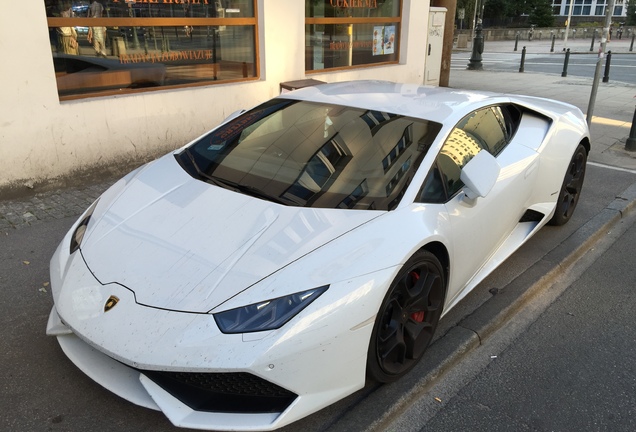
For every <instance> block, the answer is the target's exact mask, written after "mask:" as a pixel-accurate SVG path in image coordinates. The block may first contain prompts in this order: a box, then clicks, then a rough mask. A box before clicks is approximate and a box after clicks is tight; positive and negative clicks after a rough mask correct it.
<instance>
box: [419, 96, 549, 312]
mask: <svg viewBox="0 0 636 432" xmlns="http://www.w3.org/2000/svg"><path fill="white" fill-rule="evenodd" d="M508 108H509V107H504V110H502V107H500V106H491V107H487V108H483V109H480V110H477V111H475V112H472V113H471V114H469V115H468V116H466V117H465V118H464V119H462V120H461V121H460V122H459V123H458V124H457V125H456V127H455V128H454V129H453V130H452V131H451V133H450V134H449V136H448V138H447V139H446V141H445V143H444V145H443V146H442V148H441V150H440V153H439V154H438V156H437V159H436V163H435V166H434V167H433V170H432V171H431V172H430V173H429V176H428V179H427V181H426V182H425V185H424V187H423V192H422V200H423V201H425V202H441V201H444V205H445V207H446V211H447V214H448V218H449V227H450V232H449V233H448V237H449V238H450V239H451V240H450V241H451V244H452V250H451V251H450V255H451V272H450V279H449V286H448V290H449V291H448V293H447V296H446V299H447V304H448V303H451V302H455V301H458V299H457V297H458V296H462V292H465V291H467V289H468V288H470V287H472V286H474V284H476V283H477V282H478V281H477V280H473V279H474V276H475V275H476V274H477V273H478V272H479V270H480V269H481V268H482V267H483V266H484V265H485V264H486V263H487V262H488V260H489V259H490V258H491V257H492V256H493V254H494V252H495V251H496V250H497V249H498V247H499V246H500V245H501V244H502V243H503V241H504V240H505V239H506V238H507V237H508V236H509V235H510V233H511V232H512V230H513V229H514V228H515V226H516V225H517V224H518V223H519V220H520V219H521V217H522V215H523V214H524V213H525V210H526V205H527V203H528V200H529V199H530V195H531V192H532V187H533V184H534V179H535V177H536V173H537V171H538V170H537V169H536V163H537V154H536V152H534V151H532V150H531V149H529V148H527V147H526V146H522V145H518V144H517V143H516V142H515V139H514V137H513V135H514V131H515V127H516V125H517V124H518V121H519V118H520V116H521V115H520V113H518V114H519V117H518V118H513V117H511V116H510V115H508V111H507V110H508ZM480 151H487V152H489V153H491V154H492V155H493V156H495V157H496V159H497V162H498V164H499V167H500V172H499V176H498V178H497V182H496V183H495V185H494V187H493V188H492V190H491V191H490V193H488V194H487V196H485V197H480V198H478V199H477V200H474V201H471V200H467V199H466V196H465V193H464V189H465V185H464V184H463V182H462V181H461V179H460V176H461V170H462V168H463V167H464V166H465V165H466V164H467V163H468V162H469V161H470V160H471V159H472V158H473V157H474V156H475V155H476V154H477V153H479V152H480ZM471 282H472V283H471Z"/></svg>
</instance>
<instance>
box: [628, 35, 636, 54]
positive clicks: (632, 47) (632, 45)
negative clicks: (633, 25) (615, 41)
mask: <svg viewBox="0 0 636 432" xmlns="http://www.w3.org/2000/svg"><path fill="white" fill-rule="evenodd" d="M634 36H636V32H632V44H631V45H630V46H629V50H630V51H634Z"/></svg>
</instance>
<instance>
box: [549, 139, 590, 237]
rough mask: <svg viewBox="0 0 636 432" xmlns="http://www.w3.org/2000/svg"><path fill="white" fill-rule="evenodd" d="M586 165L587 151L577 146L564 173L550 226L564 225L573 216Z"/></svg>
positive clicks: (581, 146)
mask: <svg viewBox="0 0 636 432" xmlns="http://www.w3.org/2000/svg"><path fill="white" fill-rule="evenodd" d="M586 164H587V151H586V150H585V147H583V145H581V144H579V146H578V147H577V148H576V151H575V152H574V155H573V156H572V160H570V165H568V170H567V172H566V173H565V178H564V179H563V185H562V186H561V191H560V192H559V200H558V201H557V205H556V210H555V212H554V216H552V219H550V222H549V224H550V225H564V224H565V223H567V222H568V221H569V220H570V218H571V217H572V214H574V209H575V208H576V205H577V203H578V202H579V196H580V195H581V189H583V180H584V179H585V167H586Z"/></svg>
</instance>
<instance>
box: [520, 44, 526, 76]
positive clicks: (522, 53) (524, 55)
mask: <svg viewBox="0 0 636 432" xmlns="http://www.w3.org/2000/svg"><path fill="white" fill-rule="evenodd" d="M525 62H526V47H523V49H522V50H521V66H519V72H523V65H524V63H525Z"/></svg>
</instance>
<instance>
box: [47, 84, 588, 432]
mask: <svg viewBox="0 0 636 432" xmlns="http://www.w3.org/2000/svg"><path fill="white" fill-rule="evenodd" d="M589 150H590V138H589V132H588V128H587V125H586V122H585V119H584V118H583V115H582V114H581V112H580V110H579V109H578V108H576V107H574V106H572V105H568V104H565V103H561V102H555V101H551V100H545V99H538V98H531V97H521V96H511V95H497V94H490V93H480V92H473V91H465V90H456V89H448V88H430V87H420V86H417V85H410V84H395V83H389V82H375V81H360V82H347V83H335V84H325V85H320V86H316V87H309V88H305V89H302V90H298V91H294V92H290V93H286V94H284V95H281V96H279V97H277V98H275V99H272V100H270V101H268V102H265V103H264V104H262V105H259V106H257V107H256V108H254V109H251V110H249V111H247V112H243V113H240V114H237V115H236V116H232V118H230V119H228V120H227V121H226V122H225V123H224V124H222V125H221V126H219V127H217V128H216V129H213V130H212V131H210V132H208V133H206V134H204V135H203V136H201V137H199V138H197V139H196V140H194V141H193V142H191V143H189V144H188V145H186V146H185V147H183V148H180V149H179V150H176V151H174V152H173V153H170V154H168V155H166V156H164V157H162V158H160V159H158V160H156V161H154V162H152V163H150V164H147V165H145V166H143V167H141V168H139V169H137V170H136V171H134V172H132V173H130V174H129V175H128V176H126V177H125V178H123V179H122V180H120V181H118V182H117V183H115V184H114V185H113V186H112V187H111V188H110V189H109V190H108V191H106V192H105V193H104V194H103V195H102V196H101V197H100V198H99V199H98V200H97V201H95V203H94V204H93V205H92V206H91V207H90V208H89V209H88V210H87V211H86V213H85V214H84V215H83V216H81V217H80V219H79V220H78V221H77V223H76V224H75V225H74V226H73V227H72V229H71V230H70V231H69V233H68V234H67V235H66V237H65V238H64V240H63V241H62V243H61V244H60V246H59V248H58V249H57V251H56V252H55V255H54V256H53V258H52V260H51V285H52V290H53V298H54V302H55V304H54V306H53V309H52V311H51V315H50V318H49V322H48V326H47V333H48V334H49V335H53V336H56V337H57V338H58V340H59V343H60V345H61V347H62V349H63V350H64V352H65V353H66V355H67V356H68V357H69V358H70V359H71V360H72V361H73V362H74V363H75V364H76V365H77V366H78V367H79V368H80V369H81V370H82V371H84V372H85V373H86V374H87V375H89V376H90V377H91V378H92V379H94V380H95V381H97V382H98V383H100V384H101V385H103V386H104V387H106V388H107V389H109V390H111V391H113V392H114V393H116V394H118V395H120V396H121V397H123V398H125V399H127V400H129V401H131V402H133V403H136V404H138V405H142V406H145V407H148V408H152V409H155V410H161V411H163V412H164V413H165V415H166V416H167V417H168V418H169V419H170V421H172V422H173V423H174V424H175V425H177V426H182V427H190V428H198V429H215V430H272V429H276V428H278V427H281V426H283V425H286V424H289V423H291V422H293V421H295V420H298V419H299V418H302V417H304V416H306V415H308V414H310V413H312V412H315V411H317V410H319V409H321V408H323V407H325V406H327V405H329V404H331V403H333V402H335V401H337V400H339V399H341V398H343V397H345V396H347V395H349V394H351V393H353V392H355V391H356V390H358V389H361V388H362V387H363V386H364V384H365V379H366V378H367V377H370V378H372V379H374V380H377V381H380V382H391V381H394V380H397V379H399V378H400V377H401V376H402V375H404V374H405V373H406V372H407V371H409V370H410V369H411V368H412V367H413V366H414V365H415V364H416V363H417V362H418V360H420V358H421V357H422V355H423V354H424V352H425V350H426V348H427V346H428V345H429V343H430V341H431V338H432V337H433V333H434V331H435V328H436V326H437V324H438V322H439V319H440V317H442V316H443V315H444V313H446V312H447V311H449V310H450V309H451V308H452V307H453V306H454V305H456V304H457V303H458V302H459V301H460V300H461V299H462V298H463V297H464V296H466V294H467V293H468V292H469V291H470V290H471V289H473V287H475V286H476V285H477V284H478V283H479V282H480V281H482V280H483V279H484V278H485V277H486V275H488V274H489V273H490V272H492V271H493V270H494V269H495V268H496V267H497V266H498V265H499V264H500V263H502V262H503V261H504V260H505V259H506V258H507V257H508V256H510V255H511V254H512V253H513V252H514V251H515V250H516V249H517V248H519V247H520V246H521V245H522V244H523V243H524V242H525V241H527V240H528V239H529V238H530V237H531V236H532V235H533V234H534V233H536V232H537V231H538V230H539V229H540V228H541V227H542V226H544V225H545V224H547V223H552V224H556V225H560V224H564V223H565V222H567V221H568V220H569V219H570V218H571V216H572V212H573V211H574V208H575V207H576V204H577V201H578V199H579V195H580V192H581V188H582V185H583V179H584V175H585V165H586V158H587V153H588V152H589Z"/></svg>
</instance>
